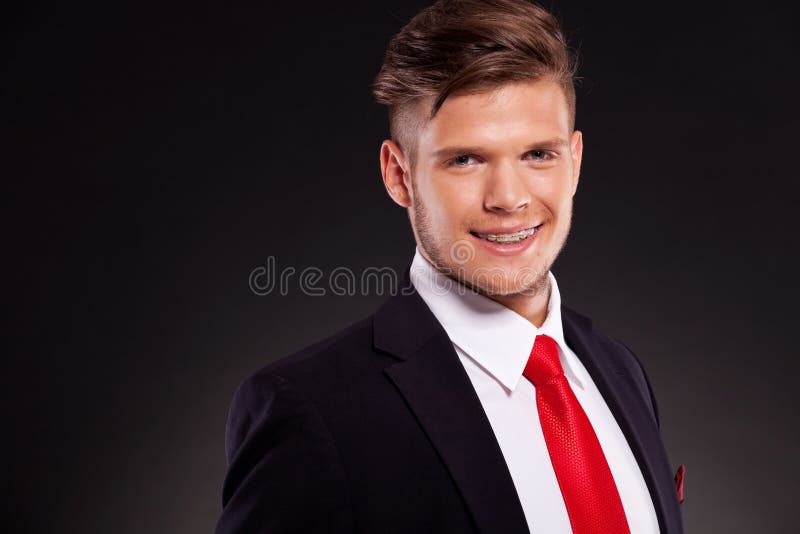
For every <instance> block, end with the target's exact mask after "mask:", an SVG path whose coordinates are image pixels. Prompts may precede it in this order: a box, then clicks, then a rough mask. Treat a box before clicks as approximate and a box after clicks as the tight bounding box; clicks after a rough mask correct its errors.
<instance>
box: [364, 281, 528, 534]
mask: <svg viewBox="0 0 800 534" xmlns="http://www.w3.org/2000/svg"><path fill="white" fill-rule="evenodd" d="M409 286H410V284H408V283H406V288H405V289H404V290H402V291H401V292H400V294H399V295H396V296H393V297H392V298H391V299H390V300H389V301H388V302H387V303H386V304H385V305H384V306H383V307H382V308H381V309H380V310H378V312H377V313H376V314H375V319H374V327H375V330H374V335H375V346H376V348H378V349H380V350H383V351H385V352H388V353H390V354H393V355H394V356H395V357H397V358H398V360H399V361H398V363H396V364H393V365H390V366H389V367H387V368H386V369H385V373H386V374H387V376H388V377H389V379H390V380H391V381H392V382H393V383H394V385H395V386H396V387H397V389H398V391H399V392H400V394H401V395H402V396H403V398H404V399H405V401H406V403H407V404H408V406H409V408H410V409H411V411H412V412H413V413H414V415H415V417H416V419H417V421H418V422H419V424H420V426H421V427H422V429H423V430H424V431H425V433H426V434H427V436H428V438H429V439H430V441H431V443H432V444H433V446H434V447H435V448H436V450H437V452H438V454H439V456H440V457H441V459H442V462H443V463H444V465H445V466H446V467H447V469H448V470H449V472H450V474H451V476H452V477H453V481H454V482H455V484H456V486H457V487H458V490H459V492H460V493H461V496H462V497H463V499H464V501H465V503H466V505H467V508H468V509H469V511H470V514H471V515H472V519H473V521H474V522H475V525H476V527H477V530H478V531H479V532H504V533H512V534H513V533H527V532H528V526H527V523H526V520H525V515H524V513H523V511H522V505H521V504H520V502H519V497H518V496H517V492H516V489H515V487H514V483H513V481H512V479H511V475H510V474H509V471H508V467H507V465H506V463H505V459H504V458H503V454H502V452H501V450H500V447H499V445H498V444H497V440H496V438H495V436H494V433H493V431H492V428H491V425H490V423H489V420H488V419H487V417H486V414H485V412H484V411H483V407H482V406H481V404H480V400H479V399H478V396H477V394H476V393H475V390H474V388H473V386H472V383H471V382H470V380H469V377H468V376H467V373H466V371H465V370H464V367H463V365H462V364H461V362H460V361H459V359H458V355H457V354H456V352H455V349H454V348H453V345H452V343H451V341H450V339H449V338H448V337H447V334H446V333H445V331H444V329H443V328H442V327H441V325H440V324H439V323H438V321H436V318H435V317H434V316H433V314H432V313H431V312H430V310H429V309H428V307H427V305H425V303H424V301H423V300H422V298H421V297H420V296H419V295H418V294H417V293H416V291H413V289H410V288H409Z"/></svg>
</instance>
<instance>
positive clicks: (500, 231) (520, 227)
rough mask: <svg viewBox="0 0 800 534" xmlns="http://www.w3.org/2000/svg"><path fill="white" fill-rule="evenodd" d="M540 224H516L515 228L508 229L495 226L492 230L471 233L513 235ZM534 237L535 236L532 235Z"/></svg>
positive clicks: (509, 227)
mask: <svg viewBox="0 0 800 534" xmlns="http://www.w3.org/2000/svg"><path fill="white" fill-rule="evenodd" d="M541 225H542V223H535V224H531V223H528V224H518V225H517V226H508V227H505V228H504V227H501V226H495V227H494V228H487V229H484V230H480V231H478V230H473V231H472V232H473V233H475V234H513V233H515V232H519V231H522V230H527V229H528V228H534V227H536V226H541ZM534 235H536V234H534Z"/></svg>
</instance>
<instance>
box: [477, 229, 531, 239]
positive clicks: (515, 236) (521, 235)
mask: <svg viewBox="0 0 800 534" xmlns="http://www.w3.org/2000/svg"><path fill="white" fill-rule="evenodd" d="M535 233H536V227H533V228H528V229H527V230H520V231H519V232H514V233H513V234H478V233H476V234H475V235H477V236H478V237H480V238H481V239H486V240H487V241H492V242H494V243H516V242H517V241H522V240H523V239H526V238H528V237H530V236H532V235H533V234H535Z"/></svg>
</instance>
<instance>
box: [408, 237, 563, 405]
mask: <svg viewBox="0 0 800 534" xmlns="http://www.w3.org/2000/svg"><path fill="white" fill-rule="evenodd" d="M409 275H410V278H411V283H412V284H413V285H414V287H415V289H416V290H417V293H419V295H420V297H422V300H424V301H425V303H426V304H427V305H428V307H429V308H430V309H431V312H432V313H433V315H434V316H435V317H436V319H437V320H438V321H439V322H440V323H441V324H442V327H444V330H445V332H447V335H448V336H449V337H450V340H451V341H452V342H453V344H455V345H456V346H458V347H459V348H460V349H461V350H462V351H464V352H465V353H466V354H467V355H468V356H469V357H470V358H472V359H473V360H475V362H477V363H478V365H480V366H481V367H482V368H483V369H484V370H485V371H486V372H487V373H489V374H490V375H492V376H493V377H494V378H495V379H496V380H498V381H499V382H500V383H501V384H503V386H505V387H506V388H507V389H509V390H512V391H513V390H514V389H515V388H516V386H517V383H518V382H519V379H520V377H521V376H522V371H523V370H524V369H525V364H526V363H527V362H528V357H529V356H530V352H531V348H533V341H534V339H535V338H536V336H537V335H539V334H545V335H548V336H550V337H551V338H553V339H554V340H555V341H556V343H557V344H558V346H559V348H560V349H561V350H560V353H561V356H562V357H561V363H562V365H565V364H566V365H569V364H568V362H567V361H565V357H564V355H565V353H566V347H567V345H566V342H565V341H564V329H563V326H562V323H561V295H560V293H559V291H558V285H557V284H556V279H555V276H554V275H553V273H552V272H549V273H548V277H549V279H550V298H549V299H548V303H547V314H546V316H545V320H544V322H543V323H542V326H541V327H539V328H537V327H536V326H535V325H534V324H533V323H531V322H530V321H528V320H527V319H525V318H524V317H523V316H521V315H519V314H518V313H516V312H514V311H513V310H511V309H509V308H506V307H505V306H503V305H502V304H500V303H498V302H495V301H494V300H492V299H490V298H488V297H486V296H484V295H481V294H479V293H476V292H475V291H473V290H472V289H470V288H468V287H467V286H465V285H463V284H461V283H459V282H457V281H455V280H453V279H452V278H450V277H448V276H446V275H444V274H442V273H441V272H439V271H438V270H436V268H435V267H434V266H433V265H431V264H430V262H428V260H426V259H425V258H424V257H423V256H422V254H420V253H419V250H416V252H415V254H414V260H413V262H412V263H411V270H410V272H409ZM565 371H567V368H566V366H565Z"/></svg>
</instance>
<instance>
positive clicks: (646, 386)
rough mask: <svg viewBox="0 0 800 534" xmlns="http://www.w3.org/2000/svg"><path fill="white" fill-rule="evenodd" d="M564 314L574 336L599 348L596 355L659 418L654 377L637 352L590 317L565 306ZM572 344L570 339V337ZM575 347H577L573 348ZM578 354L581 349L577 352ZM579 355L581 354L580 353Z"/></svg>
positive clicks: (568, 327)
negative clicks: (601, 328) (595, 323)
mask: <svg viewBox="0 0 800 534" xmlns="http://www.w3.org/2000/svg"><path fill="white" fill-rule="evenodd" d="M562 317H563V319H564V322H565V325H564V327H565V330H571V331H572V333H573V334H572V336H568V337H573V339H574V337H575V336H576V335H577V336H583V337H584V339H585V341H586V342H588V343H589V344H590V345H591V346H592V347H594V348H596V349H599V351H598V353H597V354H596V355H595V356H596V357H597V358H600V359H602V360H603V365H604V367H605V368H606V369H609V370H611V371H613V373H614V374H615V375H616V376H617V377H619V378H621V379H623V380H625V381H627V383H628V384H629V386H631V387H633V388H634V390H636V391H638V392H640V393H641V395H642V396H643V398H644V401H645V404H647V405H648V407H649V408H650V409H651V411H652V413H653V416H654V418H655V419H656V421H658V406H657V404H656V402H655V397H654V394H653V390H652V386H651V384H650V379H649V378H648V377H647V373H646V371H645V367H644V365H643V363H642V361H641V359H640V358H639V356H637V355H636V353H635V352H634V351H633V350H632V349H631V348H630V347H629V346H628V345H627V344H626V343H624V342H623V341H621V340H620V339H618V338H616V337H613V336H611V335H608V334H605V333H603V332H602V331H600V330H598V329H597V328H595V327H594V324H593V322H592V320H591V319H589V317H587V316H586V315H583V314H582V313H579V312H577V311H575V310H573V309H571V308H568V307H566V306H562ZM567 342H568V343H569V339H568V340H567ZM572 348H573V350H574V349H575V347H572ZM576 353H578V351H576ZM578 357H579V358H580V357H581V354H579V353H578Z"/></svg>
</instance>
